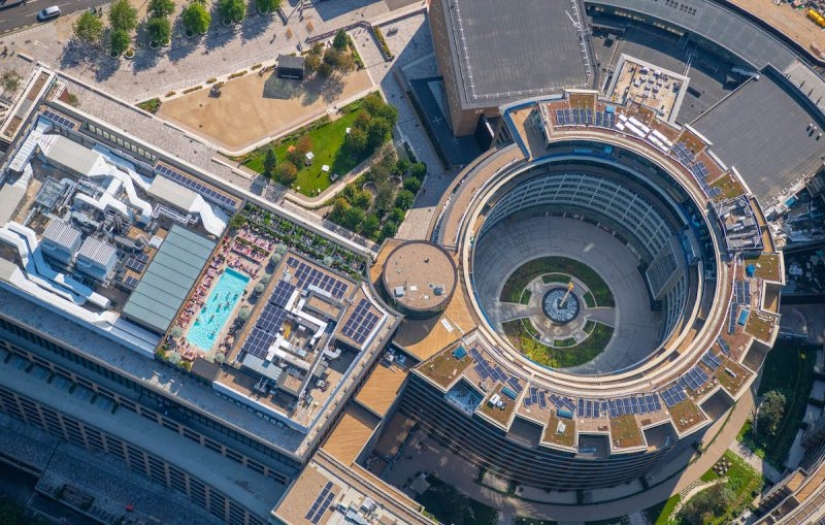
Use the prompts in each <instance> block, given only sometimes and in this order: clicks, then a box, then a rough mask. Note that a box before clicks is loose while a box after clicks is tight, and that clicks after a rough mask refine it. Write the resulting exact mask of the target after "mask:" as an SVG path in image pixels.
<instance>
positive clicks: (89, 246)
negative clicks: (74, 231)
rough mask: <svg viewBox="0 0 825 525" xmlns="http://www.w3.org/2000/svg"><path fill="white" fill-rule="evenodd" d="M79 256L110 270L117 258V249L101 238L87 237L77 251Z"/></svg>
mask: <svg viewBox="0 0 825 525" xmlns="http://www.w3.org/2000/svg"><path fill="white" fill-rule="evenodd" d="M77 256H78V257H79V258H83V259H85V260H87V261H89V262H91V263H93V264H95V265H97V266H100V267H103V268H106V269H107V270H108V269H110V268H111V267H112V266H113V265H114V263H115V261H116V260H117V249H116V248H115V247H114V246H112V245H111V244H106V243H105V242H103V241H101V240H100V239H95V238H94V237H86V240H85V241H83V245H81V246H80V250H79V251H78V252H77Z"/></svg>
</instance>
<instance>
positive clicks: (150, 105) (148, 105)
mask: <svg viewBox="0 0 825 525" xmlns="http://www.w3.org/2000/svg"><path fill="white" fill-rule="evenodd" d="M137 106H138V107H139V108H140V109H142V110H143V111H148V112H149V113H157V111H158V110H159V109H160V99H157V98H151V99H149V100H146V101H143V102H141V103H139V104H138V105H137Z"/></svg>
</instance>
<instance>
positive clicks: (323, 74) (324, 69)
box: [316, 61, 335, 79]
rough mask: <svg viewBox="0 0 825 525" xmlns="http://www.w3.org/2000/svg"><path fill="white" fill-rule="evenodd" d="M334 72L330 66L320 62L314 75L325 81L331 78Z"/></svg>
mask: <svg viewBox="0 0 825 525" xmlns="http://www.w3.org/2000/svg"><path fill="white" fill-rule="evenodd" d="M334 72H335V70H334V69H332V66H330V65H329V64H327V63H326V62H323V61H322V62H321V63H320V64H319V65H318V71H317V72H316V73H317V75H318V76H319V77H320V78H322V79H326V78H329V77H331V76H332V74H333V73H334Z"/></svg>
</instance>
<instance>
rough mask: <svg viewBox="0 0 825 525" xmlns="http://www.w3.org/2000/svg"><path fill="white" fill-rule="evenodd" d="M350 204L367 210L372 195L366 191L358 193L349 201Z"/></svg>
mask: <svg viewBox="0 0 825 525" xmlns="http://www.w3.org/2000/svg"><path fill="white" fill-rule="evenodd" d="M350 204H352V205H353V206H358V207H359V208H361V209H364V210H368V209H369V208H370V204H372V194H371V193H370V192H368V191H367V190H363V191H359V192H358V193H356V194H355V196H354V197H353V198H352V199H350Z"/></svg>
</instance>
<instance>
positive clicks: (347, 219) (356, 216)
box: [341, 206, 364, 232]
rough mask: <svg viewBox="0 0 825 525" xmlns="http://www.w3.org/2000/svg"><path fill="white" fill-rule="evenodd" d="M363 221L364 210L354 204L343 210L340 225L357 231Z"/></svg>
mask: <svg viewBox="0 0 825 525" xmlns="http://www.w3.org/2000/svg"><path fill="white" fill-rule="evenodd" d="M363 222H364V210H362V209H361V208H358V207H356V206H350V208H349V209H348V210H347V211H345V212H344V220H343V222H342V223H341V225H342V226H343V227H344V228H347V229H348V230H352V231H354V232H357V231H358V230H359V229H360V227H361V224H362V223H363Z"/></svg>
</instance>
